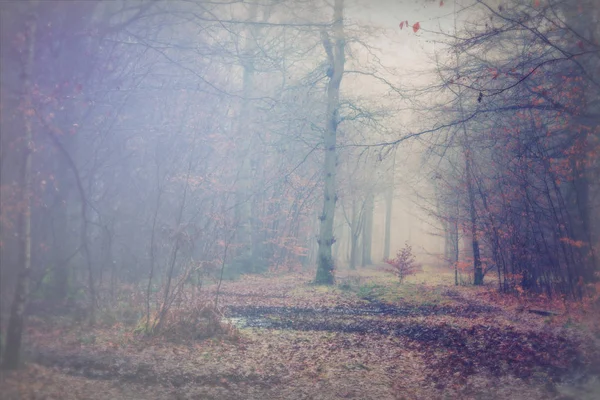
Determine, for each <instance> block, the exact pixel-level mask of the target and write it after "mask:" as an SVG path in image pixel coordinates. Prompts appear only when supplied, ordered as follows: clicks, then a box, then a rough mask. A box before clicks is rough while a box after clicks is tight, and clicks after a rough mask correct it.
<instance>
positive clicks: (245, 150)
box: [236, 3, 258, 272]
mask: <svg viewBox="0 0 600 400" xmlns="http://www.w3.org/2000/svg"><path fill="white" fill-rule="evenodd" d="M257 12H258V4H257V3H252V4H251V5H250V10H249V14H250V15H249V17H248V22H250V25H249V27H248V28H247V29H246V31H245V34H246V40H245V43H244V48H243V50H242V55H241V60H240V63H241V65H242V68H243V75H242V86H243V88H242V90H243V94H244V98H243V99H242V106H241V110H240V117H239V122H238V124H239V125H238V140H239V145H240V150H241V152H240V153H239V155H238V156H239V157H241V159H242V165H241V167H240V173H239V187H238V190H237V193H236V196H237V199H236V202H237V207H236V212H237V218H238V224H239V225H238V228H237V235H236V241H237V242H238V244H239V245H240V250H239V252H238V254H237V258H238V261H239V262H240V263H241V267H242V268H243V269H244V272H254V269H255V265H254V262H255V260H254V254H253V250H254V240H253V231H252V226H253V222H252V219H253V218H252V203H253V201H252V147H253V146H252V142H253V137H254V131H253V126H254V124H253V123H252V122H251V118H252V114H253V113H252V103H251V102H252V100H251V98H252V97H253V94H254V51H255V49H256V27H255V25H254V24H252V22H254V21H256V16H257Z"/></svg>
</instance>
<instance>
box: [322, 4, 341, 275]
mask: <svg viewBox="0 0 600 400" xmlns="http://www.w3.org/2000/svg"><path fill="white" fill-rule="evenodd" d="M333 15H334V17H333V37H334V41H335V43H334V45H335V47H334V45H332V43H331V41H330V39H329V35H328V34H327V32H326V31H322V39H323V47H324V48H325V52H326V53H327V59H328V61H329V66H330V68H331V69H332V73H331V77H330V78H329V83H328V85H327V114H326V115H327V122H326V129H325V133H324V141H323V142H324V143H323V144H324V147H325V162H324V171H323V172H324V179H325V182H324V188H323V212H322V213H321V215H320V217H319V219H320V221H321V223H320V227H319V240H318V244H319V250H318V256H317V263H318V264H317V275H316V278H315V282H316V283H319V284H328V285H330V284H333V282H334V265H333V258H332V255H331V246H332V245H333V242H334V241H335V239H334V237H333V217H334V213H335V203H336V200H337V198H336V193H335V187H336V182H335V174H336V164H337V156H336V145H337V126H338V119H339V118H338V109H339V103H340V99H339V97H340V85H341V83H342V77H343V74H344V47H345V40H344V0H335V4H334V13H333Z"/></svg>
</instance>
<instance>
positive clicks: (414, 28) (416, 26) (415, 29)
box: [413, 22, 421, 33]
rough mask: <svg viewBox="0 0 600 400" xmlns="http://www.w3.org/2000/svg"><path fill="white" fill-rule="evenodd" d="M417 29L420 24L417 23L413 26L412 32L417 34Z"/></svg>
mask: <svg viewBox="0 0 600 400" xmlns="http://www.w3.org/2000/svg"><path fill="white" fill-rule="evenodd" d="M419 29H421V24H419V23H418V22H417V23H416V24H414V25H413V32H414V33H417V32H418V31H419Z"/></svg>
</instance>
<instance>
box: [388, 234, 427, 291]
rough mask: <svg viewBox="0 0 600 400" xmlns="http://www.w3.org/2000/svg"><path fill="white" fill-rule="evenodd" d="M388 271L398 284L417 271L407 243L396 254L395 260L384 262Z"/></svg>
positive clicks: (417, 267)
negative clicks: (394, 276)
mask: <svg viewBox="0 0 600 400" xmlns="http://www.w3.org/2000/svg"><path fill="white" fill-rule="evenodd" d="M385 262H386V264H388V265H389V266H390V267H388V269H387V270H388V271H389V272H391V273H393V274H394V275H396V277H397V278H398V280H399V281H400V283H402V282H403V281H404V279H405V278H406V277H407V276H409V275H414V274H415V273H416V272H417V271H418V270H419V265H418V264H417V263H416V261H415V256H414V254H413V253H412V247H411V245H410V244H408V242H405V243H404V247H403V248H402V249H401V250H399V251H398V253H396V258H393V259H391V260H385Z"/></svg>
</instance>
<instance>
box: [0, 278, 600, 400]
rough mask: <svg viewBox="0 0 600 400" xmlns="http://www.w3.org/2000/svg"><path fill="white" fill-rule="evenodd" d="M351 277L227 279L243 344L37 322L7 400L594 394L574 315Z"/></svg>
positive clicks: (593, 354)
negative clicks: (333, 280)
mask: <svg viewBox="0 0 600 400" xmlns="http://www.w3.org/2000/svg"><path fill="white" fill-rule="evenodd" d="M338 274H339V276H341V278H340V279H339V283H338V284H337V285H335V286H333V287H321V286H314V285H312V284H310V283H309V280H310V275H307V274H291V275H286V276H278V277H271V278H268V277H256V276H252V277H244V279H242V280H239V281H236V282H224V284H223V285H222V287H221V291H220V295H219V296H220V300H219V303H220V304H221V305H222V306H223V307H224V309H225V316H226V322H227V323H229V324H234V325H235V326H237V328H236V329H234V330H233V331H232V332H236V333H235V335H234V337H232V338H229V337H220V338H215V339H208V340H187V339H186V340H183V339H181V340H171V339H167V338H161V337H155V338H143V337H139V336H136V335H133V334H132V333H131V332H132V327H128V326H124V325H122V324H116V325H114V326H110V327H97V328H95V329H93V330H91V329H90V328H89V327H87V326H81V325H66V324H65V323H64V321H62V322H60V321H52V320H45V321H43V320H40V319H34V321H32V324H31V328H30V330H29V332H28V342H29V346H30V347H29V348H30V350H31V351H30V357H31V360H32V361H34V363H32V364H30V365H29V366H28V368H26V369H25V370H22V371H19V372H17V373H14V374H10V375H9V376H6V377H4V378H3V380H2V382H1V383H0V386H1V387H0V389H2V390H3V393H6V394H7V396H8V397H3V398H7V399H12V398H14V399H17V398H19V399H27V398H31V399H34V398H36V399H37V398H40V399H41V398H49V399H52V398H56V399H58V398H60V399H70V398H89V399H109V398H110V399H118V398H123V399H125V398H146V399H179V398H206V399H239V398H244V399H347V398H355V399H396V398H398V399H400V398H405V399H438V398H439V399H443V398H474V399H475V398H498V399H503V398H510V399H519V398H522V399H527V400H535V399H540V400H541V399H569V398H573V399H576V398H577V399H579V398H581V399H586V397H585V396H587V394H586V393H587V392H586V390H587V391H589V390H594V388H595V387H593V388H592V389H589V388H587V387H584V388H583V389H577V390H579V391H578V392H576V395H572V396H571V395H570V394H568V393H571V392H569V390H574V389H572V388H573V387H579V386H581V385H580V383H582V382H587V381H589V379H587V380H586V379H584V378H585V377H588V376H591V374H593V373H598V372H599V371H600V366H599V365H597V362H598V360H600V356H599V355H600V353H599V352H598V351H597V348H596V347H592V346H591V342H590V341H587V340H586V337H587V336H586V335H585V334H584V333H583V332H582V331H581V330H580V329H578V328H575V327H574V326H567V325H565V322H566V320H565V321H563V320H561V318H562V316H558V317H551V318H547V317H542V316H539V315H534V314H529V313H526V312H522V310H521V309H519V308H518V307H516V306H515V304H517V303H511V301H510V299H507V298H504V297H495V296H494V295H490V293H491V292H490V291H489V290H486V289H485V288H484V289H481V288H472V287H462V286H458V287H455V286H453V285H451V284H449V283H448V282H452V277H451V276H450V275H451V271H443V270H442V271H432V270H430V269H429V270H428V269H426V270H425V271H424V273H423V274H420V275H417V276H414V277H411V278H410V279H408V280H407V281H406V282H404V283H402V284H399V283H398V282H396V281H395V280H394V279H393V278H391V277H390V276H389V275H388V274H386V273H385V272H383V271H382V270H381V268H377V267H373V268H367V269H361V270H357V271H338ZM214 289H215V287H207V288H205V289H204V292H203V294H202V295H197V296H196V297H195V301H196V302H198V303H199V304H202V302H204V301H209V300H211V299H214ZM189 306H190V304H182V306H181V307H182V308H181V309H178V311H179V312H183V311H185V307H189ZM40 385H41V386H40ZM67 388H68V389H67ZM43 393H45V395H42V394H43ZM48 393H50V395H48ZM52 393H54V394H55V395H52ZM574 393H575V392H574ZM69 396H70V397H69ZM569 396H571V397H569ZM588 398H589V399H593V398H594V397H593V396H592V397H588Z"/></svg>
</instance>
